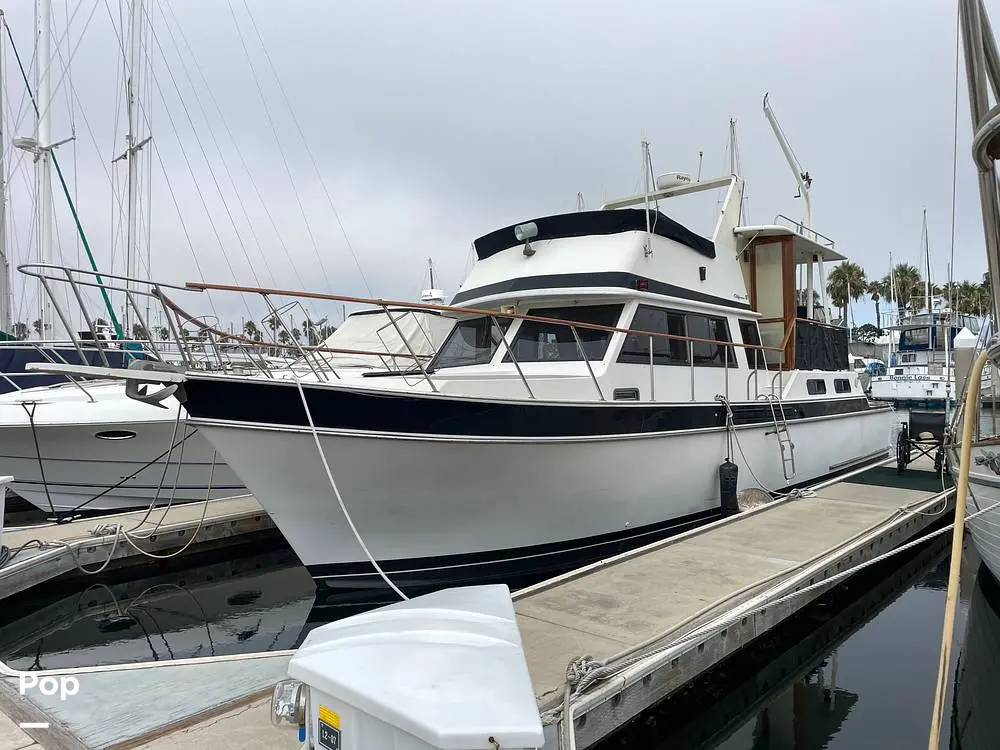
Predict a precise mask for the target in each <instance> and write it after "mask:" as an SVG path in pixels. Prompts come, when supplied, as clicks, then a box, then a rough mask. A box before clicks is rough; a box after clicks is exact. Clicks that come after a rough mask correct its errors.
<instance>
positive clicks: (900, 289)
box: [892, 263, 924, 317]
mask: <svg viewBox="0 0 1000 750" xmlns="http://www.w3.org/2000/svg"><path fill="white" fill-rule="evenodd" d="M892 280H893V283H894V284H895V285H896V305H897V306H898V307H899V316H900V317H902V316H903V315H905V314H906V312H907V310H909V311H910V312H911V313H915V312H918V311H919V310H920V308H921V307H923V294H924V280H923V278H921V276H920V269H919V268H917V267H916V266H911V265H910V264H909V263H899V264H897V265H896V267H895V268H893V269H892Z"/></svg>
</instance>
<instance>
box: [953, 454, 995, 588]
mask: <svg viewBox="0 0 1000 750" xmlns="http://www.w3.org/2000/svg"><path fill="white" fill-rule="evenodd" d="M957 464H958V462H957V461H956V465H957ZM991 464H992V465H993V466H995V467H996V469H997V470H998V471H994V470H993V469H991V467H990V465H991ZM980 511H982V512H980ZM974 514H978V515H974ZM966 515H967V516H973V517H972V518H970V519H969V520H968V521H967V522H966V523H967V528H968V530H969V535H970V536H971V537H972V543H973V544H974V545H975V547H976V552H978V553H979V556H980V557H981V558H982V559H983V563H985V565H986V567H987V568H989V569H990V572H991V573H992V574H993V577H994V578H998V579H1000V450H998V449H996V448H973V449H972V466H971V467H969V498H968V502H967V508H966Z"/></svg>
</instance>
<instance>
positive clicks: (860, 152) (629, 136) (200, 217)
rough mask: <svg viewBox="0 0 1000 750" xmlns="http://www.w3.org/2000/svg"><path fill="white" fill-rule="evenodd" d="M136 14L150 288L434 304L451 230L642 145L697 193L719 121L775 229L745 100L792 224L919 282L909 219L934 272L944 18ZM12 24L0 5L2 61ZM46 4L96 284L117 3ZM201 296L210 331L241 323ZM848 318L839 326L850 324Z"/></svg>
mask: <svg viewBox="0 0 1000 750" xmlns="http://www.w3.org/2000/svg"><path fill="white" fill-rule="evenodd" d="M145 4H146V19H145V21H146V22H145V25H144V27H145V28H146V29H147V38H146V41H145V47H144V53H143V54H144V58H145V59H146V61H147V64H146V66H145V68H144V70H145V73H144V76H143V80H142V89H141V91H140V99H141V100H142V102H143V125H142V127H141V129H140V130H141V135H142V137H145V136H146V135H150V134H151V135H152V137H153V140H152V142H151V144H149V145H147V147H146V148H144V150H143V151H142V154H141V157H140V159H141V160H140V162H139V163H140V172H141V174H142V175H143V197H142V202H143V206H144V211H145V215H146V216H148V217H149V221H150V224H149V227H148V230H149V231H148V233H147V231H146V230H145V229H144V231H143V237H144V239H143V243H142V245H143V250H142V253H143V255H144V256H145V254H146V240H145V236H146V235H147V234H148V236H149V237H150V242H149V254H150V257H151V258H152V276H153V277H155V278H157V279H161V280H169V281H180V282H183V281H187V280H196V279H199V278H204V279H205V280H209V281H218V282H223V283H232V282H233V281H234V280H235V281H236V282H239V283H245V284H256V283H260V284H264V285H271V284H276V285H279V286H285V287H292V288H300V287H303V286H305V287H307V288H309V289H310V290H314V291H340V292H345V293H356V294H367V293H368V292H369V291H370V292H371V293H372V294H374V295H378V296H383V297H397V298H415V297H416V296H417V295H418V294H419V292H420V290H421V289H422V288H423V287H424V286H426V283H427V282H426V264H427V258H428V257H431V258H433V259H434V264H435V270H436V273H437V276H438V279H439V285H440V286H442V287H443V288H444V289H445V290H446V291H447V292H448V293H449V294H453V293H454V292H455V291H456V289H457V287H458V285H459V283H460V282H461V280H462V278H463V276H464V274H465V273H466V271H467V270H468V268H469V265H470V244H471V241H472V240H473V239H474V238H475V237H477V236H479V235H481V234H485V233H486V232H489V231H491V230H493V229H495V228H498V227H500V226H503V225H506V224H509V223H511V222H515V221H518V220H522V219H527V218H532V217H535V216H543V215H547V214H551V213H557V212H560V211H571V210H574V209H575V207H576V196H577V193H578V192H581V193H582V194H583V196H584V200H585V202H586V205H587V206H588V207H597V206H598V205H599V204H600V202H601V201H602V199H604V198H610V197H614V196H618V195H622V194H631V193H632V192H634V191H635V190H636V189H637V188H638V187H639V177H640V174H641V161H640V145H639V144H640V139H641V138H642V136H643V135H645V136H646V137H647V138H648V139H649V140H650V142H651V151H652V159H653V166H654V169H655V170H656V171H657V172H666V171H674V170H685V171H689V172H691V173H692V174H694V173H696V172H697V170H698V162H699V157H698V154H699V151H701V152H703V153H704V162H703V168H702V174H703V176H713V175H716V174H721V173H724V172H728V165H727V160H726V143H727V137H728V122H729V118H730V117H734V118H735V119H736V120H737V134H738V143H739V152H740V156H741V166H742V171H743V175H744V176H745V177H746V179H747V183H748V195H749V203H748V209H749V220H750V221H751V222H756V223H759V222H770V221H771V220H772V219H773V218H774V216H775V214H777V213H784V214H787V215H789V216H792V217H796V218H798V217H800V216H801V215H802V213H803V206H802V202H801V200H796V199H794V197H793V196H794V195H795V192H796V188H795V183H794V180H793V177H792V175H791V172H790V170H789V168H788V166H787V165H786V163H785V161H784V158H783V157H782V154H781V152H780V150H779V148H778V145H777V142H776V141H775V139H774V137H773V135H772V133H771V131H770V128H769V126H768V125H767V122H766V120H765V119H764V116H763V113H762V109H761V101H762V98H763V95H764V93H765V92H770V96H771V104H772V106H773V108H774V110H775V112H776V114H777V116H778V118H779V120H780V122H781V125H782V127H783V129H784V131H785V133H786V134H787V136H788V138H789V140H790V142H791V144H792V147H793V149H794V150H795V153H796V155H797V156H798V158H799V159H800V160H801V162H802V164H803V166H804V167H805V169H807V170H808V171H809V173H810V175H811V176H812V178H813V188H812V198H813V207H814V225H815V228H816V229H817V230H818V231H820V232H823V233H824V234H826V235H829V236H830V237H832V238H834V239H835V240H836V242H837V248H838V250H840V251H841V252H843V253H844V254H845V255H847V256H849V257H850V258H852V259H853V260H856V261H857V262H859V263H861V264H862V265H863V266H864V267H865V269H866V270H867V272H868V275H869V277H872V276H882V275H883V274H885V273H886V271H887V270H888V265H889V252H890V251H891V252H892V253H893V258H894V260H895V261H897V262H903V261H905V262H910V263H915V264H919V263H920V262H921V261H920V257H919V255H920V232H921V212H922V210H923V209H924V208H926V209H927V212H928V223H929V228H930V248H931V257H932V266H933V274H934V277H935V281H938V282H941V281H944V280H945V278H946V264H947V262H948V255H949V251H950V243H951V203H952V140H953V134H954V126H953V117H954V97H955V89H954V85H955V52H956V47H955V43H956V38H955V31H956V3H955V2H954V1H953V0H952V1H950V2H941V1H940V0H935V1H932V0H906V1H905V2H904V1H903V0H897V1H896V2H887V1H885V0H883V1H882V2H879V3H872V2H869V1H865V0H827V1H825V2H822V1H815V2H808V3H803V2H801V0H785V1H777V0H767V1H765V0H758V1H757V2H750V3H748V2H722V1H721V0H708V1H706V2H702V3H694V4H690V3H680V2H663V1H662V0H659V1H658V2H657V1H655V0H650V1H648V2H638V1H636V2H621V3H608V2H605V1H603V0H602V1H597V0H576V1H575V2H572V3H570V2H554V1H550V0H506V1H505V2H491V3H486V2H473V1H471V0H450V1H445V0H423V1H422V2H410V1H404V0H398V1H396V2H390V1H389V0H364V2H361V1H358V2H342V1H340V0H315V1H313V2H306V1H304V0H282V2H274V1H273V0H171V1H170V2H169V3H167V2H166V0H146V3H145ZM988 5H989V6H991V7H993V8H994V9H996V6H997V3H995V2H994V3H988ZM33 7H34V3H33V0H9V2H7V3H6V4H5V13H6V18H7V21H8V23H9V25H10V27H11V29H12V32H13V34H14V38H15V41H16V43H17V45H18V51H19V52H20V54H21V55H22V58H23V59H24V61H25V64H26V65H28V64H30V63H31V62H32V61H31V57H32V54H33V39H32V34H33V25H34V18H33V17H34V11H33ZM53 9H54V10H53V25H54V38H55V39H56V41H57V43H56V44H54V47H55V48H57V49H58V50H59V56H60V62H57V63H56V65H55V69H54V71H53V83H54V84H55V83H56V82H58V86H55V88H56V91H55V94H54V100H55V101H54V103H53V105H52V118H51V119H52V138H53V139H54V140H61V139H62V138H66V137H69V136H70V135H71V134H72V133H73V132H74V130H75V133H76V141H75V142H74V143H72V144H67V145H66V146H62V147H60V148H59V150H58V156H59V159H60V161H61V163H62V165H63V168H64V171H65V172H66V173H67V175H68V177H69V179H70V182H71V186H72V188H73V190H74V192H75V196H76V200H77V205H78V209H79V212H80V215H81V219H82V221H83V225H84V228H85V231H86V232H87V234H88V237H89V239H90V242H91V245H92V246H93V247H94V250H95V254H96V255H97V261H98V263H99V264H100V265H101V267H102V269H107V268H109V267H112V266H113V267H114V268H115V269H117V270H118V271H119V272H121V271H122V270H123V268H124V266H123V256H124V253H123V241H122V236H121V235H122V222H121V218H120V208H119V207H118V205H117V203H116V200H121V199H123V193H122V186H123V184H124V175H125V173H126V172H125V170H126V166H125V164H124V162H118V163H116V164H114V165H112V164H111V163H110V162H111V159H112V158H113V157H114V156H115V155H117V154H118V153H120V152H121V150H122V146H123V143H124V133H125V130H126V128H125V126H124V119H123V118H124V115H123V113H124V107H123V103H122V88H123V84H122V75H121V70H122V65H123V62H122V52H121V48H120V35H121V33H122V18H123V15H122V13H121V11H120V10H119V8H118V5H117V1H116V0H96V2H94V0H79V2H76V1H75V0H74V1H73V2H63V1H62V0H53ZM67 21H68V26H69V31H68V33H67V31H66V29H67ZM258 32H259V35H260V37H259V38H258ZM261 41H262V42H263V46H262V44H261ZM265 50H266V54H265ZM71 55H72V59H71V60H70V57H71ZM67 60H70V65H69V67H68V70H69V73H68V74H64V70H66V69H67V67H66V64H65V63H66V61H67ZM248 60H249V62H248ZM4 63H5V67H6V70H5V96H4V107H5V110H6V112H5V117H4V120H5V124H6V126H7V128H6V133H5V144H6V146H7V147H8V148H9V145H10V142H11V140H12V138H13V137H14V136H16V135H30V134H31V133H32V129H33V120H32V116H31V113H30V112H29V110H28V108H27V106H26V104H25V100H24V95H23V94H24V86H23V84H22V83H21V82H20V79H19V74H18V72H17V70H16V68H15V65H14V62H13V59H12V55H11V54H10V51H9V50H5V52H4ZM272 66H273V67H272ZM275 73H276V75H277V78H275ZM278 81H280V86H279V84H278ZM32 84H33V80H32ZM964 84H965V82H964V69H963V70H962V75H961V90H960V98H959V110H958V115H959V117H958V191H957V219H956V228H955V276H956V278H959V279H961V278H976V279H978V278H981V275H982V273H983V272H984V271H985V269H986V259H985V251H984V249H983V241H982V224H981V218H980V209H979V200H978V193H977V187H976V181H975V174H974V170H973V166H972V159H971V156H970V142H971V126H970V123H969V109H968V102H967V95H966V93H965V86H964ZM286 97H287V100H286ZM70 104H72V106H70ZM296 123H297V124H296ZM299 127H301V131H302V132H301V135H300V132H299V129H298V128H299ZM302 136H304V140H303V137H302ZM26 158H27V159H28V161H25V159H26ZM29 166H30V157H26V155H25V154H24V152H11V153H10V154H8V171H10V172H11V173H12V174H11V183H10V189H9V192H10V196H9V197H10V206H11V208H10V211H11V214H12V219H11V223H12V229H11V232H10V236H9V238H8V243H9V247H10V255H11V258H12V261H13V262H14V263H20V262H25V261H28V260H31V259H32V258H33V253H35V252H36V251H35V249H34V235H33V234H32V227H31V221H30V216H31V211H32V208H33V199H34V192H33V189H32V187H31V172H30V169H28V167H29ZM112 181H113V182H114V185H115V189H114V191H112ZM115 195H117V196H118V197H117V199H116V198H115V197H114V196H115ZM220 196H224V199H223V197H220ZM175 202H176V205H175ZM55 205H56V212H57V216H58V223H59V232H58V234H59V237H58V239H59V242H58V245H59V249H60V251H61V253H62V257H63V260H64V261H65V262H67V263H72V264H76V263H77V262H78V257H79V256H78V252H79V251H78V243H77V242H76V241H75V238H74V236H73V232H72V226H71V224H70V223H69V214H68V211H67V209H66V204H65V201H64V200H62V199H60V198H58V197H57V200H56V203H55ZM334 210H335V211H336V213H334ZM337 216H339V219H340V221H342V223H343V231H341V228H340V226H339V225H338V220H337ZM144 224H145V220H144ZM692 228H694V229H696V230H700V231H703V232H705V231H708V228H707V227H706V226H695V227H692ZM189 238H190V239H189ZM355 257H356V259H357V260H355ZM196 260H197V263H196ZM80 262H82V261H80ZM141 273H142V275H146V269H145V268H143V269H142V270H141ZM35 299H36V293H35V291H34V287H33V285H30V284H24V283H23V282H22V280H21V279H15V283H14V307H15V313H18V317H19V318H20V319H24V320H32V319H34V318H35V317H37V315H36V313H35V312H34V311H35V309H36V308H35V307H34V306H35V305H36V302H35ZM215 299H216V302H217V304H219V305H221V306H222V309H221V310H220V314H223V315H224V316H226V317H236V318H237V320H238V318H239V316H240V315H241V314H243V315H245V314H246V312H245V311H244V312H242V313H241V308H240V307H239V306H238V305H234V303H232V302H231V301H230V302H223V301H222V300H223V299H224V298H222V297H216V298H215ZM870 308H871V305H870V304H866V305H861V306H859V307H858V309H857V310H856V316H857V318H858V320H859V322H861V321H862V320H864V319H868V318H870V317H872V314H871V312H870ZM320 312H321V313H329V314H331V317H339V311H336V312H335V311H333V310H321V311H320Z"/></svg>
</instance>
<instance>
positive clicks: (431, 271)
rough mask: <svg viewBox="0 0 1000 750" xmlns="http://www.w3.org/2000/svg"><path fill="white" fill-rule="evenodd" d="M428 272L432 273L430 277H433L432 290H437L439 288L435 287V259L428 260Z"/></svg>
mask: <svg viewBox="0 0 1000 750" xmlns="http://www.w3.org/2000/svg"><path fill="white" fill-rule="evenodd" d="M427 270H428V271H429V272H430V275H431V289H437V287H436V286H434V259H433V258H428V259H427Z"/></svg>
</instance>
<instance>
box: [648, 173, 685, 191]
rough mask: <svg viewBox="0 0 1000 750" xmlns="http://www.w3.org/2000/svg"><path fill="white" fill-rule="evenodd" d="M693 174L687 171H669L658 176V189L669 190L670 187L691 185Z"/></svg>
mask: <svg viewBox="0 0 1000 750" xmlns="http://www.w3.org/2000/svg"><path fill="white" fill-rule="evenodd" d="M690 184H691V175H689V174H688V173H687V172H667V173H666V174H661V175H660V176H659V177H657V178H656V189H657V190H669V189H670V188H675V187H680V186H681V185H690Z"/></svg>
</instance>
